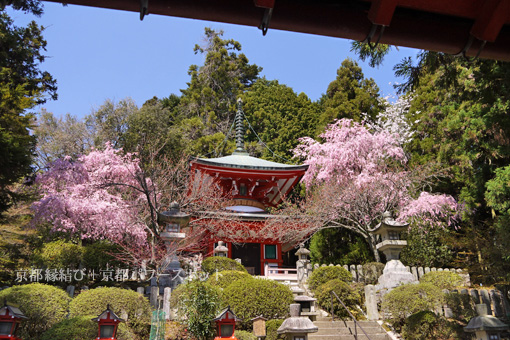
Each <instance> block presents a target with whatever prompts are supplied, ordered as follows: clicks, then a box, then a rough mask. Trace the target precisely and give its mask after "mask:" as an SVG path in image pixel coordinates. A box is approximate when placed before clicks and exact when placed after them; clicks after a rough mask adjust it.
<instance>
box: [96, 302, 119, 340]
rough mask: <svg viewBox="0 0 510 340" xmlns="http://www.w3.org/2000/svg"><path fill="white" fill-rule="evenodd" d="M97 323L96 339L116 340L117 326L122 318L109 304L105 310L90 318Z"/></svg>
mask: <svg viewBox="0 0 510 340" xmlns="http://www.w3.org/2000/svg"><path fill="white" fill-rule="evenodd" d="M92 321H96V322H97V323H98V328H99V329H98V332H97V338H96V340H112V339H113V340H117V327H118V325H119V323H121V322H122V321H124V320H122V319H121V318H119V317H118V316H117V315H116V314H115V313H114V312H113V311H112V310H111V309H110V305H108V306H107V307H106V310H105V311H104V312H102V313H101V314H99V316H98V317H97V318H94V319H92Z"/></svg>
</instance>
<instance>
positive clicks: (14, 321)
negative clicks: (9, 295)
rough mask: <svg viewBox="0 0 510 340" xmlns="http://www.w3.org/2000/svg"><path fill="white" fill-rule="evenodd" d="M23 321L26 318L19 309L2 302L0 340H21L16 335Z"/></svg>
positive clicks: (0, 309)
mask: <svg viewBox="0 0 510 340" xmlns="http://www.w3.org/2000/svg"><path fill="white" fill-rule="evenodd" d="M23 319H28V318H27V317H26V316H25V314H23V313H22V312H21V310H19V308H17V307H14V306H10V305H8V304H7V301H4V306H3V307H2V308H0V339H12V340H21V338H18V337H17V335H16V334H17V333H18V329H19V326H20V324H21V320H23Z"/></svg>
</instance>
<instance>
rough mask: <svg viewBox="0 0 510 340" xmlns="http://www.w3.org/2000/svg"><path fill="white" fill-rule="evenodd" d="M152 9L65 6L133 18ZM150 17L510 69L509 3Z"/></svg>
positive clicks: (275, 1)
mask: <svg viewBox="0 0 510 340" xmlns="http://www.w3.org/2000/svg"><path fill="white" fill-rule="evenodd" d="M52 2H61V1H52ZM146 2H147V0H142V1H140V0H70V1H66V3H68V4H75V5H84V6H93V7H102V8H111V9H118V10H125V11H133V12H140V8H141V3H146ZM148 13H149V14H159V15H167V16H174V17H182V18H192V19H200V20H208V21H217V22H225V23H231V24H238V25H247V26H253V27H260V26H261V25H262V23H265V24H266V25H267V26H268V29H269V30H272V29H278V30H285V31H294V32H302V33H310V34H317V35H324V36H331V37H339V38H346V39H352V40H358V41H363V40H365V39H366V38H367V37H368V36H370V32H373V35H372V36H371V37H370V40H371V41H372V42H376V41H377V40H379V41H380V43H384V44H391V45H397V46H406V47H412V48H419V49H425V50H430V51H440V52H445V53H449V54H464V55H466V56H476V55H479V56H480V57H482V58H490V59H498V60H505V61H510V0H365V1H362V0H148ZM383 27H384V30H383V34H382V35H381V36H380V37H379V34H380V32H381V31H382V28H383ZM177 33H178V32H176V34H177Z"/></svg>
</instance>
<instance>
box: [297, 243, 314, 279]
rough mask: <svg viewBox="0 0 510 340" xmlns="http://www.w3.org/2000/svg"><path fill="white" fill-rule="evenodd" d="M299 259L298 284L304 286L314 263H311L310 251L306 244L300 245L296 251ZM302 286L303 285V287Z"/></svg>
mask: <svg viewBox="0 0 510 340" xmlns="http://www.w3.org/2000/svg"><path fill="white" fill-rule="evenodd" d="M296 256H297V258H298V260H297V261H296V269H297V279H298V284H299V285H300V286H302V285H303V284H304V283H306V281H307V280H308V276H309V274H310V272H311V271H312V265H311V263H310V258H309V256H310V251H309V250H308V249H306V248H305V245H304V244H302V243H301V244H300V245H299V249H298V250H297V251H296ZM301 288H302V287H301Z"/></svg>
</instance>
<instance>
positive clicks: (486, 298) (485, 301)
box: [480, 289, 492, 315]
mask: <svg viewBox="0 0 510 340" xmlns="http://www.w3.org/2000/svg"><path fill="white" fill-rule="evenodd" d="M480 295H481V297H482V303H483V304H485V305H486V306H487V312H488V314H489V315H492V309H491V299H490V296H489V292H488V291H487V290H486V289H481V290H480Z"/></svg>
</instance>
